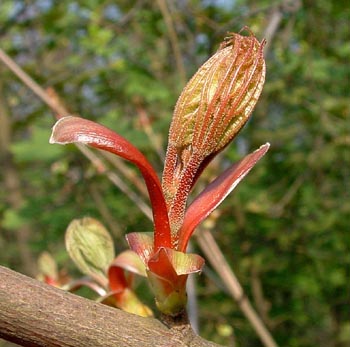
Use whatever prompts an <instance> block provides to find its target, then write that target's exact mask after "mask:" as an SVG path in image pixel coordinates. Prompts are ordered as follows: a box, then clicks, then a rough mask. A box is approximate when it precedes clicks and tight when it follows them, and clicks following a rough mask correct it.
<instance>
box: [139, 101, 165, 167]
mask: <svg viewBox="0 0 350 347" xmlns="http://www.w3.org/2000/svg"><path fill="white" fill-rule="evenodd" d="M136 111H137V113H138V115H139V119H140V123H141V126H142V129H143V130H144V132H145V134H146V135H147V137H148V139H149V141H150V143H151V145H152V146H153V148H154V150H155V152H156V153H157V154H158V157H159V158H160V160H161V161H162V162H164V158H165V152H164V149H163V148H162V141H161V140H160V138H159V136H158V135H157V134H156V133H155V131H154V130H153V127H152V125H151V120H150V119H149V116H148V114H147V112H146V110H145V108H144V107H143V106H141V105H140V104H138V105H136Z"/></svg>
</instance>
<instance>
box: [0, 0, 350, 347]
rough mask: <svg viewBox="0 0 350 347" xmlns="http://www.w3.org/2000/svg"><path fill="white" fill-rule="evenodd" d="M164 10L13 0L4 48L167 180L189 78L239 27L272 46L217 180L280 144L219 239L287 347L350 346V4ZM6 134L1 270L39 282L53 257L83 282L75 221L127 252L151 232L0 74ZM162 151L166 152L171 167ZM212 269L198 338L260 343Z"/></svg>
mask: <svg viewBox="0 0 350 347" xmlns="http://www.w3.org/2000/svg"><path fill="white" fill-rule="evenodd" d="M164 4H165V0H162V1H161V0H159V1H148V0H135V1H124V0H119V1H110V0H102V1H101V0H88V1H66V0H62V1H54V0H32V1H24V0H2V1H1V3H0V35H1V40H0V46H1V48H2V49H3V50H5V51H6V52H7V53H8V54H9V55H11V56H12V57H13V58H14V59H15V60H16V62H17V63H18V64H19V65H21V66H22V67H23V68H24V69H25V70H26V71H27V72H28V73H29V74H30V75H31V76H32V77H34V78H35V80H36V81H37V82H39V83H40V84H41V85H42V86H43V87H45V88H46V87H52V88H54V90H55V91H56V93H57V94H58V95H59V96H60V97H61V98H62V101H63V102H64V104H65V105H66V106H67V107H68V108H69V110H70V111H71V112H72V113H76V114H80V115H81V116H83V117H85V118H89V119H94V120H98V121H99V122H101V123H103V124H106V125H108V126H110V127H112V128H113V129H114V130H116V131H117V132H119V133H121V134H122V135H123V136H125V137H126V138H128V139H130V140H131V141H132V142H133V143H134V144H136V145H137V146H138V147H139V148H140V149H141V150H142V151H143V152H144V153H145V154H146V155H147V157H148V158H149V159H150V160H151V161H152V162H153V163H155V165H156V167H158V168H159V171H161V168H162V161H161V160H160V158H159V157H160V156H161V154H162V150H163V151H164V149H165V148H166V140H167V129H168V126H169V123H170V120H171V114H172V109H173V107H174V104H175V102H176V99H177V97H178V95H179V93H180V91H181V89H182V87H183V86H184V83H185V80H186V79H188V77H190V76H191V74H192V73H194V72H195V71H196V69H197V68H198V67H199V66H200V64H201V63H202V62H203V61H205V59H206V58H207V57H209V56H210V55H211V54H212V53H213V52H214V51H215V50H216V48H217V47H218V44H219V43H220V41H221V40H222V39H223V37H224V36H225V33H226V32H227V31H235V32H237V31H239V30H240V29H241V28H242V27H243V26H245V25H247V26H249V27H250V28H251V30H252V31H253V32H254V33H255V34H256V35H257V37H258V38H260V39H262V38H263V37H267V38H268V46H267V50H266V60H267V81H266V84H265V88H264V91H263V95H262V97H261V99H260V101H259V103H258V106H257V108H256V110H255V111H254V115H253V117H252V120H251V121H250V122H249V123H248V125H247V126H246V127H245V129H244V130H243V131H242V132H241V134H240V136H239V138H238V139H236V141H235V142H234V143H233V144H232V145H231V146H230V147H229V148H228V150H226V151H225V153H223V154H222V155H221V157H220V159H219V160H218V161H216V162H215V164H214V165H212V166H211V168H209V173H208V177H210V175H211V174H212V173H213V172H216V171H222V169H223V168H224V167H226V166H227V165H228V163H230V162H232V161H234V160H237V159H238V158H240V157H241V156H243V155H244V154H245V153H247V152H248V151H251V150H253V149H255V148H256V147H258V146H259V145H260V144H262V143H264V142H266V141H269V142H271V144H272V148H271V150H270V151H269V153H268V154H267V156H266V157H265V158H264V160H263V161H262V162H260V163H259V164H258V166H257V167H256V168H254V170H253V171H252V173H251V174H250V175H249V176H248V177H247V178H246V179H245V181H244V182H243V183H242V184H241V185H240V186H239V187H238V188H237V190H236V191H235V192H234V194H231V196H230V197H229V198H228V199H227V200H226V201H225V203H224V204H223V206H222V207H221V209H220V218H219V219H218V221H217V224H216V226H215V232H214V233H215V237H216V239H217V241H218V243H219V244H220V246H221V247H222V251H223V252H224V254H225V255H226V257H227V260H228V261H229V263H230V264H231V265H232V268H233V269H234V271H235V272H236V274H237V276H238V277H239V279H240V281H241V283H242V284H243V286H244V288H245V290H246V291H247V293H248V295H249V297H250V298H251V299H252V301H253V303H254V305H255V307H256V309H257V310H258V312H259V314H260V315H261V317H262V318H263V319H264V321H265V323H266V324H267V326H268V327H269V329H270V330H271V331H272V333H273V335H274V337H275V339H276V340H277V342H278V343H279V345H280V346H291V347H294V346H295V347H307V346H327V347H330V346H348V345H349V344H350V320H349V307H350V295H349V293H350V281H349V278H350V234H349V231H348V228H349V226H348V224H349V220H350V196H349V188H350V183H349V168H350V155H349V150H350V135H349V134H350V110H349V108H350V100H349V85H350V68H349V64H348V61H349V55H350V41H349V19H350V9H349V6H348V4H347V2H346V1H333V2H331V1H327V0H320V1H317V2H314V1H310V0H305V1H303V2H298V1H297V0H295V1H283V2H282V1H259V2H258V1H254V0H239V1H228V0H227V1H224V0H222V1H214V0H206V1H196V0H184V1H176V2H172V1H168V2H167V8H168V13H165V12H164V10H162V8H164V7H163V6H164ZM167 14H168V15H170V17H167ZM169 18H170V21H172V24H173V29H174V31H172V30H171V28H172V27H171V26H170V25H169ZM274 23H277V25H276V26H275V27H274ZM143 112H145V113H146V114H147V115H148V118H149V120H150V124H151V127H152V129H153V131H154V134H153V135H152V136H147V131H146V130H145V125H144V121H143V118H142V114H143ZM0 122H1V123H0V129H1V130H0V135H1V137H0V140H1V148H0V156H1V157H0V160H1V172H0V177H1V181H0V184H1V189H0V223H1V224H0V228H1V234H0V248H1V255H0V263H1V264H2V265H6V266H8V267H10V268H13V269H16V270H18V271H21V272H24V273H27V274H30V275H32V276H35V274H36V272H37V267H36V260H37V258H38V256H39V254H40V253H41V252H42V251H44V250H48V251H50V252H51V253H52V254H53V256H54V257H55V259H56V260H57V262H58V264H59V267H60V268H62V269H66V270H68V271H69V272H70V273H74V269H73V267H72V263H71V262H70V261H69V259H68V255H67V253H66V251H65V250H64V240H63V235H64V231H65V228H66V227H67V225H68V223H69V222H70V221H71V220H72V219H73V218H79V217H82V216H86V215H89V216H93V217H95V218H98V219H100V220H101V221H103V223H104V224H105V225H107V226H108V228H109V229H110V231H111V232H112V233H113V235H114V239H115V244H116V249H117V251H120V250H122V249H124V248H125V242H124V239H123V235H124V233H126V232H130V231H142V230H150V228H151V223H150V222H149V221H148V220H147V219H146V218H145V217H144V216H143V215H142V213H141V212H140V211H139V210H138V208H137V207H136V206H133V204H132V203H130V200H129V199H128V197H127V196H125V195H124V194H122V193H121V192H120V191H118V189H117V188H115V187H114V186H112V185H111V183H110V182H109V181H108V180H107V179H106V178H105V177H104V176H103V175H100V174H99V173H98V172H97V171H96V170H95V169H94V168H93V167H92V166H91V164H90V163H89V162H88V161H87V160H86V159H85V158H84V157H82V155H81V154H80V153H79V152H78V151H77V150H76V149H74V148H73V147H64V148H63V147H59V146H52V145H49V144H48V138H49V135H50V129H51V126H52V124H53V123H54V115H53V114H52V113H51V112H50V110H49V109H48V107H47V106H46V105H44V104H43V103H42V102H41V101H40V100H39V99H37V98H36V97H34V95H33V93H32V92H31V91H30V90H28V88H27V87H25V86H24V85H23V84H22V83H21V82H20V81H19V80H18V79H17V78H16V77H14V75H13V74H12V73H11V72H10V71H9V70H8V69H6V67H5V66H4V65H3V64H1V63H0ZM152 141H153V142H157V143H160V146H159V148H161V149H162V150H160V149H159V148H158V152H160V153H158V154H160V156H159V155H158V154H157V151H156V150H155V148H154V145H153V144H152ZM194 247H196V246H195V245H194ZM209 270H210V268H209V267H208V272H207V273H206V274H204V275H203V276H201V277H200V278H199V279H198V283H197V284H198V285H197V289H198V296H199V310H200V311H199V317H200V332H201V335H202V336H204V337H206V338H208V339H211V340H214V341H216V342H218V343H223V344H226V345H230V346H258V345H259V343H260V342H259V340H258V339H257V337H256V335H255V334H254V332H253V331H252V329H251V327H250V325H249V323H248V322H247V321H246V319H245V318H244V317H243V316H242V314H241V312H240V311H239V309H238V307H237V305H236V304H235V303H234V302H232V299H231V298H230V297H229V296H228V295H227V294H226V293H225V291H224V290H223V289H222V285H221V284H220V281H219V280H218V279H217V278H216V276H215V274H211V272H210V271H209ZM208 274H209V276H208ZM210 274H211V275H210ZM0 344H1V342H0Z"/></svg>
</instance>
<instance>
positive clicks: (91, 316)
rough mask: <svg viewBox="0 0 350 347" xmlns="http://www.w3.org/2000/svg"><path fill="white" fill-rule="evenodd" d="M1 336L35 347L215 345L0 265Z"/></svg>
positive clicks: (173, 346) (212, 346) (209, 346)
mask: <svg viewBox="0 0 350 347" xmlns="http://www.w3.org/2000/svg"><path fill="white" fill-rule="evenodd" d="M0 279H1V280H0V338H3V339H5V340H8V341H11V342H15V343H17V344H20V345H21V346H30V347H44V346H45V347H78V346H85V347H109V346H110V347H115V346H120V347H123V346H125V347H139V346H144V347H153V346H160V347H162V346H163V347H185V346H187V347H215V346H218V345H216V344H214V343H211V342H208V341H206V340H203V339H202V338H200V337H198V336H197V335H195V334H194V333H193V332H191V333H189V330H188V329H184V331H185V334H184V333H182V331H181V330H179V329H177V328H176V327H174V328H171V329H169V328H167V327H166V326H165V325H163V324H162V323H161V322H160V321H158V320H156V319H153V318H143V317H139V316H135V315H133V314H129V313H126V312H124V311H121V310H118V309H115V308H111V307H108V306H105V305H102V304H98V303H96V302H94V301H91V300H87V299H85V298H82V297H79V296H76V295H73V294H71V293H68V292H65V291H62V290H60V289H57V288H54V287H52V286H49V285H47V284H44V283H42V282H39V281H37V280H34V279H32V278H29V277H26V276H24V275H22V274H19V273H16V272H14V271H12V270H9V269H7V268H5V267H3V266H0Z"/></svg>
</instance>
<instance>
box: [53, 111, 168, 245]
mask: <svg viewBox="0 0 350 347" xmlns="http://www.w3.org/2000/svg"><path fill="white" fill-rule="evenodd" d="M50 143H58V144H62V145H65V144H68V143H83V144H86V145H90V146H92V147H95V148H99V149H102V150H105V151H107V152H111V153H114V154H116V155H118V156H120V157H122V158H124V159H126V160H129V161H131V162H132V163H134V164H135V165H136V166H137V167H138V168H139V170H140V171H141V174H142V176H143V178H144V180H145V182H146V185H147V189H148V193H149V196H150V200H151V204H152V208H153V219H154V228H155V233H154V237H155V239H154V243H155V248H156V249H158V248H159V247H171V234H170V227H169V219H168V212H167V207H166V204H165V200H164V197H163V193H162V189H161V185H160V182H159V179H158V176H157V174H156V172H155V170H154V169H153V167H152V165H151V164H150V163H149V162H148V161H147V159H146V158H145V157H144V155H143V154H142V153H141V152H140V151H139V150H138V149H137V148H136V147H135V146H133V145H132V144H131V143H130V142H129V141H127V140H126V139H125V138H123V137H122V136H120V135H118V134H116V133H115V132H114V131H112V130H110V129H108V128H106V127H105V126H103V125H100V124H98V123H95V122H92V121H89V120H87V119H83V118H79V117H64V118H61V119H60V120H59V121H58V122H57V123H56V124H55V125H54V127H53V129H52V135H51V138H50Z"/></svg>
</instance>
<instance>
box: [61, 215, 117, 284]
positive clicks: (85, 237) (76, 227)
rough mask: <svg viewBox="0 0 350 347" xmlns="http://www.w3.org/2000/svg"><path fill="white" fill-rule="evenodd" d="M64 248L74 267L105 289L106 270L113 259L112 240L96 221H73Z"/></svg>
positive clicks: (68, 229)
mask: <svg viewBox="0 0 350 347" xmlns="http://www.w3.org/2000/svg"><path fill="white" fill-rule="evenodd" d="M66 248H67V251H68V253H69V255H70V257H71V258H72V260H73V261H74V263H75V264H76V266H77V267H78V268H79V269H80V271H81V272H83V273H84V274H86V275H89V276H91V277H92V278H94V279H95V280H96V281H98V282H99V283H100V284H101V285H103V286H104V287H107V285H108V280H107V277H106V273H107V269H108V267H109V265H110V263H111V262H112V260H113V259H114V246H113V240H112V238H111V236H110V234H109V233H108V231H107V230H106V228H105V227H104V226H103V225H102V224H101V223H100V222H99V221H97V220H96V219H93V218H89V217H86V218H82V219H74V220H73V221H72V222H71V223H70V224H69V226H68V228H67V231H66Z"/></svg>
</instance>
